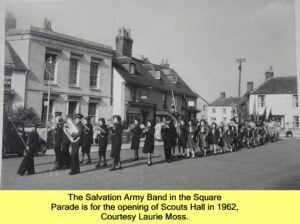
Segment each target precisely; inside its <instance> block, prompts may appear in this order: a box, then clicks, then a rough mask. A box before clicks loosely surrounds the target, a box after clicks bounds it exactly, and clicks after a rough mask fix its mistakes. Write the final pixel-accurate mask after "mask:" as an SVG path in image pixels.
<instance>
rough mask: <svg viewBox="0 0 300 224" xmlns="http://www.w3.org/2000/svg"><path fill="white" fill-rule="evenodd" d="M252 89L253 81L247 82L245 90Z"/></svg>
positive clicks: (250, 90) (249, 90)
mask: <svg viewBox="0 0 300 224" xmlns="http://www.w3.org/2000/svg"><path fill="white" fill-rule="evenodd" d="M252 91H253V82H252V81H251V82H247V92H248V93H249V92H252Z"/></svg>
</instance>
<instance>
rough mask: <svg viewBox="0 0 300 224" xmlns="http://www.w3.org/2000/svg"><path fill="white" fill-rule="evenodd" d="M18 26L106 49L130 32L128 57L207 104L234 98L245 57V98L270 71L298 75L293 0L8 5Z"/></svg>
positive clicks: (69, 1) (10, 2)
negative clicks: (168, 73) (166, 74)
mask: <svg viewBox="0 0 300 224" xmlns="http://www.w3.org/2000/svg"><path fill="white" fill-rule="evenodd" d="M6 11H9V12H13V13H14V14H15V16H16V18H17V20H18V23H17V26H18V27H23V26H27V25H33V26H42V23H43V18H45V17H47V18H49V19H50V20H52V28H53V30H55V31H57V32H60V33H65V34H69V35H72V36H76V37H80V38H84V39H88V40H91V41H96V42H100V43H103V44H107V45H111V46H112V47H113V48H115V36H116V34H117V30H118V28H120V27H122V26H125V27H126V28H130V29H131V32H132V37H133V39H134V43H133V55H134V56H135V57H140V55H144V56H146V57H149V59H150V61H152V62H154V63H160V62H161V60H162V59H168V61H169V63H170V65H171V67H173V68H174V69H176V70H177V72H178V73H179V74H180V75H181V76H182V77H183V78H184V80H185V81H186V82H187V83H188V84H189V85H190V86H191V87H192V89H194V90H195V91H197V92H198V93H199V94H200V95H201V96H202V97H204V98H205V99H207V100H208V101H209V102H211V101H213V100H214V99H215V98H217V97H218V96H219V94H220V92H221V91H225V92H226V95H227V96H237V89H238V88H237V84H238V70H237V64H236V62H235V59H236V58H239V57H244V58H246V59H247V62H246V63H245V64H244V66H243V74H242V77H243V78H242V91H243V92H244V91H245V89H246V82H247V81H254V86H255V87H256V86H258V85H259V84H261V83H262V82H263V81H264V72H265V70H266V68H267V66H269V65H272V66H273V70H274V73H275V76H286V75H289V76H291V75H293V76H295V75H296V59H295V54H296V50H295V29H294V1H293V0H151V1H150V0H84V1H83V0H82V1H73V0H65V1H60V0H52V1H51V0H50V1H41V0H40V1H38V0H34V1H28V0H19V1H13V0H8V1H7V3H6Z"/></svg>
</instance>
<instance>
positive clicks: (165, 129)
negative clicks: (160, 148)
mask: <svg viewBox="0 0 300 224" xmlns="http://www.w3.org/2000/svg"><path fill="white" fill-rule="evenodd" d="M161 135H162V139H163V141H164V151H165V159H166V162H168V163H169V162H171V150H172V147H173V141H174V138H175V137H176V136H177V132H176V128H175V126H174V123H173V121H172V119H171V118H170V117H168V118H167V119H166V122H165V124H164V125H163V126H162V129H161Z"/></svg>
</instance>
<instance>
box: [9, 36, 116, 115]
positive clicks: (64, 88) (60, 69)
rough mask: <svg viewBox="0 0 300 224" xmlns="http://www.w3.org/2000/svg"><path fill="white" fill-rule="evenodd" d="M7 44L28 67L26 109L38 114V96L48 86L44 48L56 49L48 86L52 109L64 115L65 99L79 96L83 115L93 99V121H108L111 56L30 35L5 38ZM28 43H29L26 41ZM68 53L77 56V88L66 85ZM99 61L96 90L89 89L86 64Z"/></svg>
mask: <svg viewBox="0 0 300 224" xmlns="http://www.w3.org/2000/svg"><path fill="white" fill-rule="evenodd" d="M7 39H8V41H9V42H10V43H11V45H12V47H13V48H14V49H15V51H16V52H17V54H18V55H19V56H20V58H21V59H22V60H23V61H24V63H25V65H26V66H27V67H28V68H29V73H28V76H27V84H26V92H27V93H28V94H26V99H25V104H26V106H27V107H33V108H34V109H35V110H36V112H37V113H38V114H41V112H42V96H43V93H47V91H48V87H47V85H45V84H44V67H45V52H46V48H54V49H57V50H60V53H59V56H58V58H57V68H56V74H57V83H55V84H53V85H52V87H51V93H52V97H55V98H56V99H55V101H56V103H55V109H56V110H57V111H62V112H63V113H65V112H66V111H67V103H68V101H67V96H68V95H78V96H81V100H80V111H79V112H81V113H83V114H84V115H87V114H88V103H89V99H90V97H96V98H97V99H99V101H98V110H97V118H99V117H105V118H109V117H111V114H112V105H111V103H110V98H111V74H112V72H111V68H112V67H111V64H112V61H111V58H112V53H108V52H105V51H103V52H102V51H100V50H98V49H91V48H90V49H89V48H86V47H83V46H80V44H76V45H74V44H72V43H71V42H70V43H69V42H65V41H59V40H53V39H50V38H47V37H40V36H35V35H33V34H31V35H29V34H27V35H23V36H9V37H7ZM29 40H30V41H29ZM71 52H74V53H78V54H81V55H82V56H81V58H80V62H79V81H78V83H79V85H78V87H76V88H74V87H70V86H69V66H70V64H69V61H70V55H71ZM92 57H95V58H100V59H102V63H101V64H100V86H99V89H91V88H90V86H89V81H90V62H91V58H92Z"/></svg>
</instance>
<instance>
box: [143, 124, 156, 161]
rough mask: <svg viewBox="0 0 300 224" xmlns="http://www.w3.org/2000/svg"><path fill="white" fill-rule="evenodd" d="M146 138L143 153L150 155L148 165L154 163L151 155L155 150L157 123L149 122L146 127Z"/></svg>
mask: <svg viewBox="0 0 300 224" xmlns="http://www.w3.org/2000/svg"><path fill="white" fill-rule="evenodd" d="M144 133H145V135H146V139H145V142H144V147H143V153H146V154H147V155H148V166H151V165H152V158H151V155H152V153H153V152H154V133H155V124H154V122H153V121H148V122H147V127H146V128H145V129H144Z"/></svg>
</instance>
